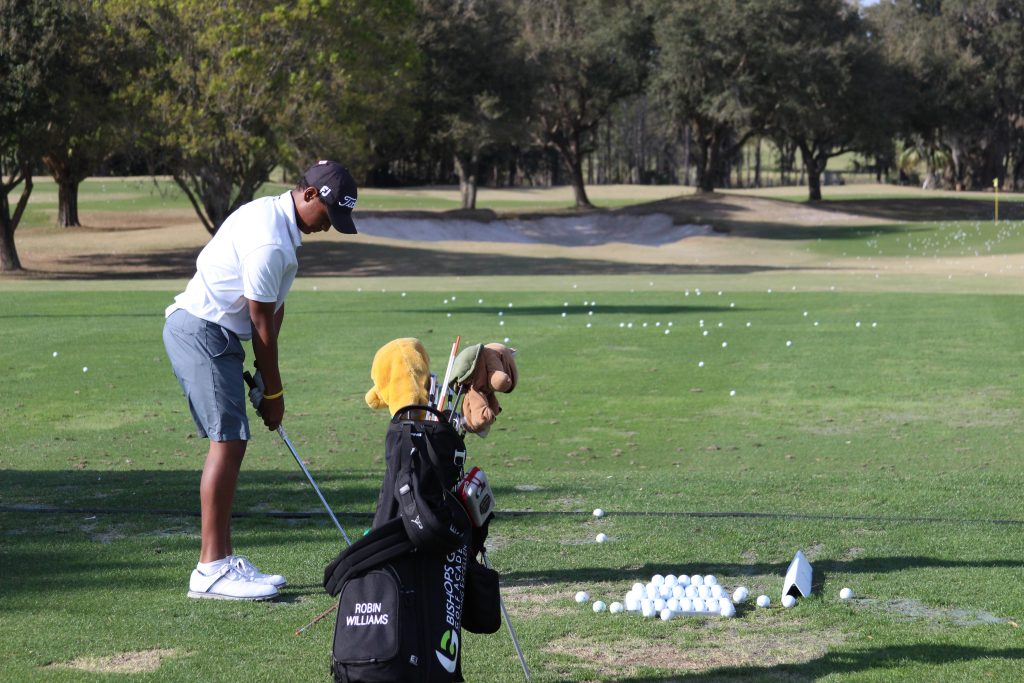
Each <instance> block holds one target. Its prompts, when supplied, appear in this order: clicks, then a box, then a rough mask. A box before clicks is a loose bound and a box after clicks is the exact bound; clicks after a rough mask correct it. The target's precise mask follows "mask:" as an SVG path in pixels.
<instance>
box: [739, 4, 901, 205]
mask: <svg viewBox="0 0 1024 683" xmlns="http://www.w3.org/2000/svg"><path fill="white" fill-rule="evenodd" d="M758 5H759V7H760V8H761V9H762V10H763V11H765V12H769V13H770V14H771V15H772V16H773V17H774V19H773V20H772V21H768V22H765V23H764V24H763V25H762V30H763V31H764V36H763V39H764V41H765V42H764V44H765V45H766V46H768V49H767V50H766V52H765V54H764V55H763V57H762V65H763V68H762V73H763V75H764V78H765V83H766V84H767V88H768V92H770V93H772V99H773V100H774V102H775V104H774V106H773V107H772V108H771V109H770V110H766V111H765V123H764V125H765V128H766V130H767V131H768V132H769V133H770V134H771V135H772V136H773V137H775V138H776V139H780V140H781V139H786V140H789V141H791V142H792V143H793V144H794V145H795V146H796V147H797V149H799V150H800V156H801V157H802V160H803V164H804V170H805V171H806V173H807V187H808V197H809V199H810V200H812V201H816V200H820V199H821V175H822V173H823V172H824V170H825V166H826V165H827V163H828V160H829V159H830V158H832V157H835V156H838V155H840V154H843V153H845V152H849V151H868V150H875V149H878V148H879V147H881V146H883V145H885V144H887V143H888V141H889V140H890V139H891V136H892V135H893V134H894V133H895V132H896V130H897V129H898V128H897V127H898V122H899V120H900V116H901V112H900V104H899V97H898V95H897V91H898V88H897V84H896V82H895V81H894V80H893V78H892V76H891V74H890V72H889V70H888V69H887V64H886V63H885V61H884V60H883V59H881V56H880V53H879V52H878V50H877V49H876V48H875V46H874V45H873V44H872V42H871V41H870V40H869V35H868V31H867V29H866V27H865V26H864V24H863V22H862V20H861V17H860V15H859V14H858V12H857V9H856V7H855V6H852V5H849V4H847V3H846V2H845V1H844V0H765V2H763V3H758Z"/></svg>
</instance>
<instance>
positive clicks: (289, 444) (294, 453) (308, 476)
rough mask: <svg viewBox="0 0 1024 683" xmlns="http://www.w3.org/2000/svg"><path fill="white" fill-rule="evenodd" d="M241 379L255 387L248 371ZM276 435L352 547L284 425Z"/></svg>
mask: <svg viewBox="0 0 1024 683" xmlns="http://www.w3.org/2000/svg"><path fill="white" fill-rule="evenodd" d="M242 377H244V378H245V383H246V384H248V385H249V388H252V387H255V386H256V380H255V379H253V377H252V375H251V374H249V372H248V371H246V372H243V373H242ZM277 433H278V434H280V435H281V440H282V441H284V444H285V446H287V447H288V450H289V451H291V454H292V457H293V458H295V462H297V463H299V467H301V468H302V471H303V473H304V474H305V475H306V479H309V483H310V484H312V485H313V490H314V491H316V495H317V496H318V497H319V498H320V502H321V503H323V504H324V508H325V509H326V510H327V514H328V515H330V516H331V521H333V522H334V526H336V527H338V531H340V532H341V536H342V538H344V539H345V543H347V544H349V545H352V541H350V540H349V538H348V534H346V533H345V529H344V527H342V526H341V522H339V521H338V518H337V517H335V516H334V511H333V510H331V506H330V505H328V504H327V499H326V498H324V494H323V493H321V492H320V487H319V486H317V485H316V482H315V481H313V475H312V474H310V473H309V470H308V469H306V465H305V463H303V462H302V458H300V457H299V453H298V451H296V450H295V446H294V445H292V440H291V439H289V438H288V433H287V432H286V431H284V425H278V427H277Z"/></svg>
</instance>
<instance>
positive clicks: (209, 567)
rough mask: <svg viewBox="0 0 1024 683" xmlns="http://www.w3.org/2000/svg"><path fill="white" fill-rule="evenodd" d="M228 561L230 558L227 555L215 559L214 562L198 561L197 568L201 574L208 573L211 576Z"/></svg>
mask: <svg viewBox="0 0 1024 683" xmlns="http://www.w3.org/2000/svg"><path fill="white" fill-rule="evenodd" d="M227 561H228V558H226V557H225V558H222V559H219V560H214V561H213V562H196V569H198V570H199V573H200V574H206V575H207V576H209V575H210V574H213V573H214V572H216V571H217V570H218V569H220V568H221V567H222V566H223V565H224V563H225V562H227Z"/></svg>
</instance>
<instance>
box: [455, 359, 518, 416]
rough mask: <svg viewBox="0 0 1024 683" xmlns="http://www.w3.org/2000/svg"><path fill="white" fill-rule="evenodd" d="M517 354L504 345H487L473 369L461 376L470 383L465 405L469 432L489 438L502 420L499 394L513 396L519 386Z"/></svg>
mask: <svg viewBox="0 0 1024 683" xmlns="http://www.w3.org/2000/svg"><path fill="white" fill-rule="evenodd" d="M471 348H474V347H471ZM467 350H469V349H467ZM515 353H516V350H515V349H513V348H510V347H508V346H505V345H504V344H485V345H484V346H482V347H481V348H480V349H479V350H478V351H477V356H476V358H475V363H474V364H473V366H472V368H471V369H470V370H468V371H466V372H464V373H463V374H462V375H461V376H460V377H461V378H464V381H465V382H467V384H468V386H467V390H466V398H465V399H464V400H463V403H462V414H463V415H464V416H465V425H466V431H468V432H472V433H474V434H476V435H478V436H486V435H487V433H488V431H490V426H491V425H492V424H494V421H495V420H496V419H498V415H499V414H500V413H501V404H499V403H498V399H497V398H496V397H495V395H494V394H495V392H501V393H503V394H509V393H512V390H513V389H515V388H516V385H518V384H519V370H518V368H517V367H516V361H515Z"/></svg>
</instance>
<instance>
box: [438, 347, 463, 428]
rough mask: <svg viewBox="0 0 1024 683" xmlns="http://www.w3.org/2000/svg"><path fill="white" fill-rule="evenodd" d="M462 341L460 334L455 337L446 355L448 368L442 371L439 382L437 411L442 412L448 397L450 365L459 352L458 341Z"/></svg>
mask: <svg viewBox="0 0 1024 683" xmlns="http://www.w3.org/2000/svg"><path fill="white" fill-rule="evenodd" d="M461 341H462V335H459V336H457V337H455V343H454V344H452V355H451V356H449V357H448V369H447V370H446V371H445V373H444V382H442V383H441V397H440V398H439V399H438V401H437V412H439V413H442V412H444V404H445V401H446V400H447V399H448V382H449V381H450V380H451V378H452V367H453V366H454V365H455V356H456V354H458V352H459V342H461Z"/></svg>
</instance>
